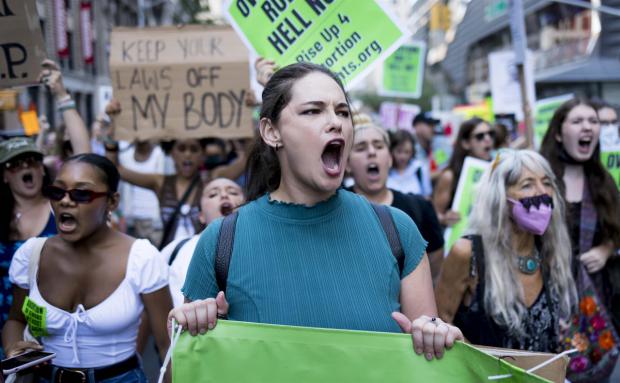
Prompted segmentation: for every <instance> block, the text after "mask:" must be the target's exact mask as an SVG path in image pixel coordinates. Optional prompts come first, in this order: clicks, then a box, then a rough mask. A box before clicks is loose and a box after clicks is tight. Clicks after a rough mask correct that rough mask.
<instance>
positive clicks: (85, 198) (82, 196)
mask: <svg viewBox="0 0 620 383" xmlns="http://www.w3.org/2000/svg"><path fill="white" fill-rule="evenodd" d="M42 192H43V195H44V196H45V197H47V198H49V199H51V200H52V201H61V200H62V199H63V198H65V195H66V194H67V193H68V194H69V198H71V200H72V201H73V202H77V203H91V202H93V201H94V200H95V199H97V198H99V197H106V196H109V195H110V192H107V191H106V192H96V191H92V190H84V189H71V190H65V189H62V188H59V187H57V186H52V185H48V186H45V187H43V189H42Z"/></svg>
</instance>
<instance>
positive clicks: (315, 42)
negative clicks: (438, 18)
mask: <svg viewBox="0 0 620 383" xmlns="http://www.w3.org/2000/svg"><path fill="white" fill-rule="evenodd" d="M225 9H226V12H227V16H228V18H229V20H230V22H231V24H232V25H233V27H234V28H235V29H236V30H237V33H238V34H239V35H240V37H241V38H242V40H243V41H244V42H245V44H246V45H247V46H248V48H249V49H250V50H253V51H254V52H256V54H258V55H259V56H262V57H265V58H268V59H271V60H273V61H275V62H276V64H277V65H278V66H280V67H282V66H285V65H288V64H292V63H294V62H302V61H310V62H313V63H315V64H320V65H322V66H324V67H326V68H328V69H330V70H332V71H333V72H334V73H336V74H337V75H338V77H340V79H341V80H342V81H343V83H344V84H345V85H346V86H347V87H350V86H352V85H353V84H354V83H355V82H356V81H357V80H359V79H361V78H362V77H363V75H364V74H366V73H367V72H369V71H370V70H371V68H372V67H373V66H374V65H375V64H377V63H379V62H381V60H383V59H385V57H387V56H388V55H389V54H390V53H392V52H393V51H394V49H396V48H397V47H398V46H399V45H400V44H402V43H403V41H404V40H405V39H406V38H407V35H408V34H409V32H408V31H407V30H406V29H405V28H404V27H403V26H402V25H400V23H399V22H398V20H397V19H396V18H395V17H394V15H392V13H391V12H389V11H388V9H387V8H386V7H385V6H384V5H383V4H381V3H380V2H379V1H376V0H356V1H342V0H340V1H335V0H299V1H290V0H288V1H285V0H281V1H280V0H278V1H275V0H271V1H253V0H235V1H229V2H228V3H227V5H226V6H225Z"/></svg>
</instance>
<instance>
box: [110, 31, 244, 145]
mask: <svg viewBox="0 0 620 383" xmlns="http://www.w3.org/2000/svg"><path fill="white" fill-rule="evenodd" d="M111 39H112V49H111V52H110V74H111V77H112V86H113V87H114V97H115V98H116V99H118V100H119V101H120V103H121V106H122V108H123V112H122V113H121V114H120V115H119V117H118V118H117V119H116V120H115V122H116V137H117V138H118V139H123V140H131V139H134V138H140V139H148V138H155V139H173V138H179V137H185V138H191V137H193V138H201V137H220V138H239V137H251V136H252V135H253V130H252V119H251V118H252V109H251V108H249V107H247V106H246V104H245V100H246V95H247V93H248V91H250V90H249V89H250V79H249V73H248V66H249V63H248V51H247V50H246V49H245V47H244V46H243V43H242V42H241V41H240V40H239V38H238V37H237V35H236V34H235V32H234V31H233V30H232V29H231V28H227V27H220V28H213V27H211V28H209V27H203V26H191V27H190V26H185V27H183V28H176V27H161V28H139V29H136V28H118V29H114V30H113V31H112V38H111Z"/></svg>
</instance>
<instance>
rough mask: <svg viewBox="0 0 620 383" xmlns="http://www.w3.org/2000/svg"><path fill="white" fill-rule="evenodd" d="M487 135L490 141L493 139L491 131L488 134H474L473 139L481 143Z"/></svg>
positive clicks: (493, 134) (493, 132)
mask: <svg viewBox="0 0 620 383" xmlns="http://www.w3.org/2000/svg"><path fill="white" fill-rule="evenodd" d="M486 135H488V136H489V137H490V138H491V139H494V138H495V131H493V130H489V131H488V132H480V133H476V134H474V138H475V139H476V141H482V140H484V136H486Z"/></svg>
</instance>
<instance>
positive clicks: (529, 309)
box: [435, 149, 577, 353]
mask: <svg viewBox="0 0 620 383" xmlns="http://www.w3.org/2000/svg"><path fill="white" fill-rule="evenodd" d="M477 194H478V196H477V199H476V202H475V205H474V208H473V210H472V215H471V217H470V221H469V222H470V225H469V229H468V232H469V233H471V234H470V235H468V236H465V237H464V238H462V239H460V240H458V241H457V242H456V243H455V245H454V246H453V247H452V249H451V251H450V253H449V254H448V256H447V258H446V259H445V260H444V264H443V268H442V271H441V274H440V275H439V281H438V282H437V287H436V290H435V295H436V297H437V307H438V312H439V315H440V316H441V317H442V318H443V319H444V320H446V321H447V322H450V323H454V324H455V325H457V326H459V328H461V329H462V330H463V334H464V335H465V338H467V340H468V341H470V342H472V343H474V344H480V345H486V346H494V347H504V348H513V349H522V350H529V351H541V352H552V353H555V352H557V349H558V346H559V342H560V336H559V334H560V333H559V324H560V320H566V319H568V318H569V316H570V314H571V310H572V308H573V307H574V305H575V304H576V301H577V295H576V290H575V282H574V280H573V277H572V272H571V256H570V241H569V239H568V232H567V230H566V225H565V224H564V201H563V199H562V195H561V193H560V191H559V189H558V186H557V183H556V178H555V175H554V173H553V171H552V170H551V167H550V166H549V164H548V163H547V161H546V160H545V159H544V158H543V157H542V156H541V155H540V154H538V153H536V152H534V151H532V150H522V151H515V150H511V149H504V150H501V151H500V152H499V154H497V156H496V158H495V161H494V163H493V165H492V166H491V167H490V168H489V169H488V170H487V171H486V172H485V173H484V175H483V176H482V179H481V181H480V185H479V187H478V193H477Z"/></svg>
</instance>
